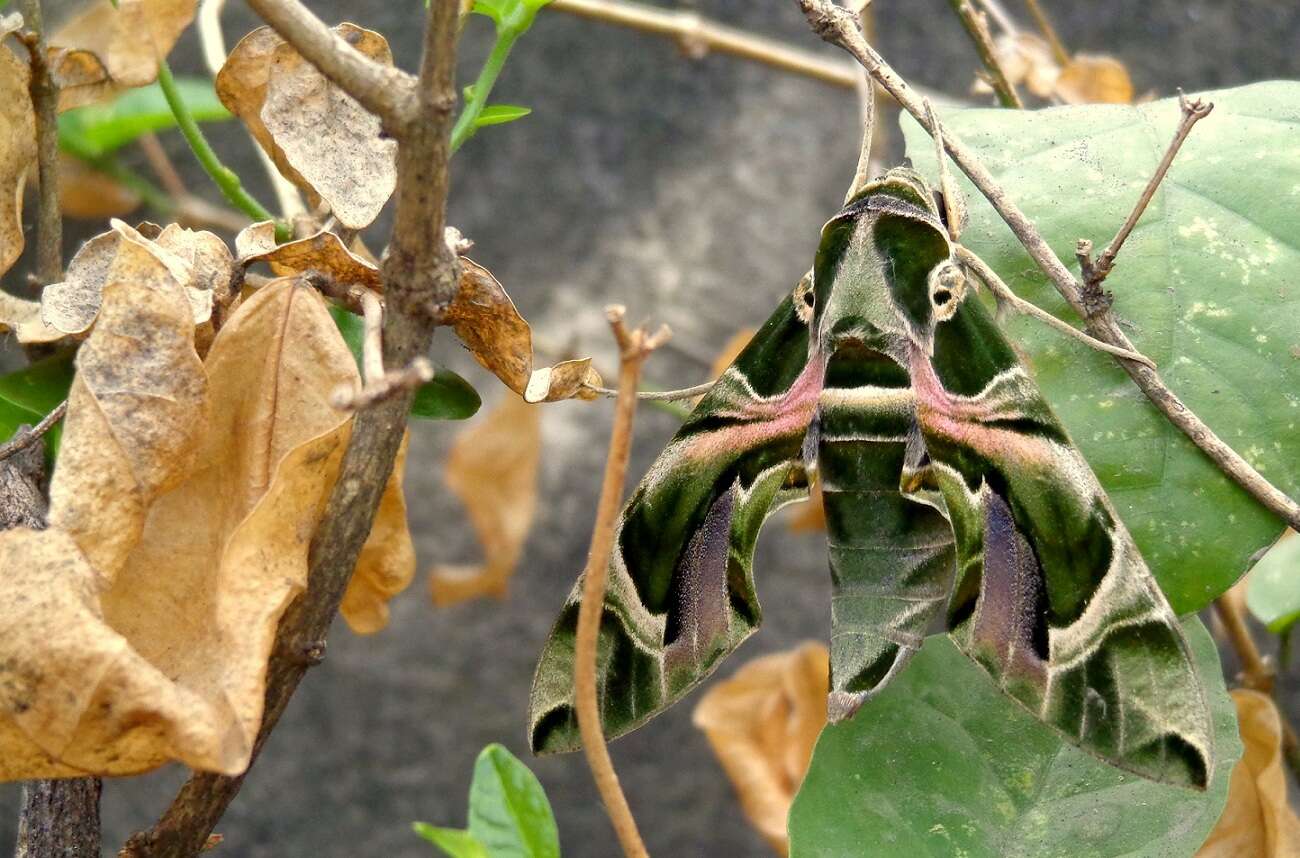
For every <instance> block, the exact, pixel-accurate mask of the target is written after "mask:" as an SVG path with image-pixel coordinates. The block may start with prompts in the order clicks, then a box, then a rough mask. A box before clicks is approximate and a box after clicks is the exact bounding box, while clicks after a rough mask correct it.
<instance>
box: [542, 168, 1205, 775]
mask: <svg viewBox="0 0 1300 858" xmlns="http://www.w3.org/2000/svg"><path fill="white" fill-rule="evenodd" d="M953 247H954V246H953V244H952V241H951V239H950V238H949V234H948V231H947V229H946V224H945V222H944V220H943V218H942V216H941V214H940V209H939V206H938V205H937V203H936V199H935V195H934V194H933V193H932V192H931V191H930V189H929V188H928V186H927V185H926V184H925V182H924V180H922V179H921V177H920V176H919V175H918V174H917V173H915V172H913V171H912V170H909V169H904V168H898V169H894V170H891V171H890V172H889V173H888V174H886V175H885V176H884V177H883V178H881V179H878V180H876V181H874V182H872V183H870V184H868V185H867V186H865V187H864V188H863V189H862V190H861V191H860V192H859V193H858V194H856V195H855V196H854V197H852V198H851V199H850V200H849V201H848V203H847V204H846V205H845V207H844V208H843V209H842V210H841V211H840V212H839V214H837V215H836V216H835V217H834V218H832V219H831V220H830V221H829V222H828V223H827V224H826V225H825V227H824V228H823V230H822V236H821V243H820V246H819V247H818V250H817V256H816V261H815V264H814V267H813V271H812V277H811V279H810V280H809V278H805V281H804V282H803V283H801V284H800V286H799V287H798V288H796V290H795V292H794V294H793V295H791V296H790V297H787V298H786V299H785V300H783V301H782V302H781V304H780V306H779V307H777V309H776V312H775V313H773V314H772V316H771V318H770V319H768V321H767V322H766V324H764V325H763V327H762V328H761V329H760V330H759V332H758V333H757V334H756V335H755V336H754V338H753V340H752V341H751V343H750V345H749V346H748V347H747V348H746V349H745V350H744V351H743V352H742V353H741V354H740V356H739V357H738V358H737V359H736V361H735V363H733V364H732V365H731V367H729V368H728V369H727V370H726V371H725V372H724V373H723V374H722V376H721V377H720V378H719V379H718V381H717V383H716V384H715V385H714V386H713V388H712V389H711V390H710V391H709V393H708V394H707V395H705V396H704V398H703V399H702V400H701V401H700V402H699V404H698V405H697V406H696V407H695V409H694V411H693V412H692V413H691V415H690V416H689V418H687V420H686V422H685V423H684V424H683V426H682V428H681V430H680V431H679V432H678V433H677V435H676V436H675V437H674V438H673V440H672V441H671V442H670V443H669V445H668V446H667V448H666V449H665V450H664V451H663V453H662V454H661V455H660V456H659V458H658V460H657V461H656V462H655V464H654V466H653V467H652V468H651V469H650V471H649V473H648V474H647V475H646V477H645V478H644V480H642V482H641V484H640V485H639V486H638V487H637V488H636V490H635V492H634V493H633V494H632V496H631V498H630V500H629V502H628V504H627V506H626V508H625V509H624V512H623V515H622V518H621V519H620V523H619V530H618V534H617V538H616V540H615V547H614V551H613V552H612V556H611V558H610V561H609V588H608V591H607V594H606V597H605V604H604V611H603V614H602V621H601V629H600V638H599V645H598V664H597V675H598V689H599V697H600V705H601V711H602V718H603V724H604V729H605V732H606V735H608V736H610V737H614V736H619V735H622V734H623V733H626V732H628V731H630V730H632V729H634V728H635V727H637V726H639V725H640V724H642V723H644V722H645V721H646V720H647V719H649V718H650V717H651V716H653V715H655V714H657V713H658V712H660V711H662V710H663V709H664V708H666V707H667V706H669V705H671V704H672V703H674V702H675V701H676V700H678V699H679V698H680V697H682V696H683V695H684V694H685V693H686V692H687V691H689V690H690V689H691V688H692V687H693V686H695V685H696V684H697V683H699V682H700V681H701V680H702V679H703V678H704V677H706V676H707V675H708V674H709V673H711V672H712V671H713V669H714V668H715V667H717V665H718V663H719V662H720V661H721V660H722V659H723V658H724V657H725V656H726V655H727V654H729V653H730V652H731V651H732V650H734V649H735V648H736V647H737V646H738V645H739V644H740V643H741V641H743V640H744V639H745V638H746V637H748V636H749V635H750V634H751V633H752V632H753V631H754V630H755V629H756V628H757V626H758V624H759V621H760V618H761V611H760V608H759V604H758V599H757V597H756V595H755V590H754V580H753V570H752V560H753V554H754V544H755V541H756V539H757V537H758V532H759V529H760V528H761V527H762V524H763V522H764V520H765V519H766V518H767V516H768V515H770V514H771V513H772V512H773V511H774V510H776V509H778V508H779V507H781V506H783V505H784V504H786V503H789V502H792V501H795V500H799V499H802V498H804V497H806V496H807V493H808V486H809V482H810V481H811V480H812V479H813V477H814V475H815V476H816V478H817V479H818V480H819V481H820V483H821V487H822V494H823V499H824V505H825V512H826V522H827V532H828V536H829V542H830V569H831V576H832V583H833V596H832V603H831V681H830V689H831V690H830V699H829V701H828V716H829V719H830V720H831V721H832V722H835V721H841V720H843V719H846V718H848V717H850V716H851V715H853V713H854V712H855V711H857V709H858V708H859V707H860V706H861V705H862V703H863V702H864V701H865V700H866V699H868V698H869V697H870V696H871V695H873V694H874V693H876V692H877V691H879V690H880V689H881V688H883V687H884V686H885V685H886V684H887V683H888V682H889V681H890V679H891V678H892V677H893V676H894V675H895V674H897V673H898V672H899V671H900V670H901V669H902V668H903V666H904V665H905V664H906V662H907V660H908V658H909V657H910V656H911V655H912V654H913V653H914V652H916V650H917V649H918V648H919V647H920V645H921V642H922V640H923V638H924V636H925V635H926V633H927V630H929V629H931V626H932V623H935V624H938V623H940V622H941V623H942V624H943V626H944V628H945V629H946V630H947V632H948V633H949V634H950V635H951V636H952V638H953V639H954V641H955V642H956V644H957V645H958V647H959V648H960V649H961V650H962V651H963V652H965V653H966V654H967V655H968V656H969V657H970V658H971V659H973V660H974V661H975V662H976V663H977V664H978V665H979V666H980V667H982V668H983V669H984V670H985V671H986V672H987V673H988V675H989V676H990V677H991V678H992V680H993V682H994V683H995V684H996V685H998V686H999V687H1000V688H1001V689H1002V690H1003V691H1004V692H1005V693H1006V694H1008V695H1009V696H1010V697H1012V698H1014V699H1015V700H1017V701H1019V703H1020V704H1022V705H1023V706H1025V707H1026V708H1027V709H1029V710H1030V711H1031V712H1032V713H1034V714H1035V715H1036V716H1037V717H1038V718H1040V719H1041V720H1042V721H1043V722H1045V723H1046V724H1048V725H1050V726H1051V727H1053V728H1055V729H1056V730H1057V731H1059V732H1060V733H1061V734H1062V735H1063V736H1064V738H1066V739H1067V740H1069V741H1071V742H1073V743H1075V744H1077V745H1079V746H1080V747H1082V748H1084V749H1085V750H1087V751H1090V752H1092V753H1094V754H1095V755H1097V756H1099V757H1101V758H1103V759H1105V760H1106V761H1108V762H1110V763H1112V764H1114V765H1117V766H1120V767H1122V768H1124V769H1128V770H1130V771H1132V772H1134V773H1137V774H1139V775H1142V776H1145V777H1147V778H1151V779H1154V780H1158V781H1162V782H1167V783H1174V784H1181V785H1185V786H1191V787H1196V788H1204V787H1205V785H1206V783H1208V780H1209V777H1210V774H1211V768H1212V760H1213V752H1212V747H1211V732H1210V719H1209V714H1208V709H1207V706H1206V701H1205V697H1204V694H1203V692H1202V689H1201V686H1200V683H1199V681H1198V679H1197V675H1196V670H1195V668H1194V667H1193V664H1192V660H1191V657H1190V654H1189V651H1188V646H1187V643H1186V641H1185V640H1184V638H1183V636H1182V633H1181V631H1180V627H1179V624H1178V621H1177V619H1176V617H1175V616H1174V614H1173V612H1172V610H1171V609H1170V607H1169V604H1168V603H1167V602H1166V600H1165V598H1164V596H1163V594H1162V593H1161V592H1160V590H1159V588H1158V587H1157V586H1156V583H1155V580H1154V578H1153V577H1152V575H1151V573H1150V571H1149V570H1148V569H1147V567H1146V564H1145V563H1144V561H1143V559H1142V557H1141V555H1140V554H1139V552H1138V550H1137V548H1136V546H1135V545H1134V543H1133V540H1132V538H1131V537H1130V536H1129V533H1128V531H1127V530H1126V529H1125V527H1124V524H1123V522H1121V521H1120V519H1119V517H1118V516H1117V515H1116V513H1115V510H1114V508H1113V507H1112V506H1111V503H1110V501H1109V499H1108V498H1107V497H1106V494H1105V492H1104V491H1103V490H1102V488H1101V486H1100V485H1099V483H1098V482H1097V478H1096V477H1095V476H1094V474H1093V473H1092V471H1091V469H1090V468H1089V467H1088V465H1087V463H1086V462H1085V461H1084V459H1083V456H1082V455H1081V454H1080V453H1079V451H1078V450H1077V449H1076V448H1075V447H1074V446H1073V444H1072V443H1071V441H1070V439H1069V437H1068V436H1067V435H1066V433H1065V430H1064V429H1063V428H1062V426H1061V424H1060V422H1059V421H1058V420H1057V418H1056V417H1055V416H1054V415H1053V413H1052V411H1051V408H1050V407H1049V406H1048V404H1047V402H1046V401H1045V400H1044V398H1043V396H1042V394H1041V393H1040V392H1039V391H1038V389H1037V387H1036V386H1035V385H1034V382H1033V381H1032V380H1031V378H1030V376H1029V375H1028V373H1027V372H1026V370H1025V369H1024V367H1023V366H1022V365H1021V363H1020V361H1019V360H1018V358H1017V356H1016V354H1015V352H1014V351H1013V349H1012V348H1011V346H1010V345H1009V344H1008V343H1007V341H1006V339H1005V338H1004V337H1003V335H1002V334H1001V332H1000V331H999V329H998V327H997V325H996V324H995V323H994V320H993V318H992V317H991V316H990V314H989V313H988V311H987V310H986V309H985V307H984V305H983V303H982V302H981V301H980V300H979V299H978V297H976V294H975V289H974V288H973V287H968V286H967V282H966V278H965V275H964V272H963V270H962V268H961V267H960V265H959V264H958V262H957V261H956V257H955V255H954V249H953ZM580 593H581V581H579V583H578V585H577V586H576V587H575V588H574V590H573V591H572V594H571V595H570V597H569V599H568V601H567V602H566V604H565V606H564V609H563V611H562V613H561V615H560V618H559V620H558V621H557V623H556V625H555V628H554V630H553V631H552V633H551V636H550V637H549V639H548V640H547V642H546V644H545V647H544V649H543V652H542V656H541V660H540V663H539V664H538V667H537V673H536V676H535V678H534V680H533V688H532V694H531V707H530V708H531V712H530V716H529V718H530V721H529V723H530V740H531V744H532V746H533V749H534V751H536V752H539V753H544V752H551V751H565V750H573V749H576V748H577V747H579V734H578V728H577V721H576V717H575V714H574V710H573V697H572V694H573V692H572V687H573V647H574V633H575V628H576V623H577V612H578V611H577V609H578V601H579V594H580Z"/></svg>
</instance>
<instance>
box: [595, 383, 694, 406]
mask: <svg viewBox="0 0 1300 858" xmlns="http://www.w3.org/2000/svg"><path fill="white" fill-rule="evenodd" d="M715 383H716V379H715V380H714V381H706V382H704V383H703V384H697V385H695V386H694V387H683V388H681V389H679V390H638V391H637V394H636V398H637V399H648V400H650V401H651V402H672V401H674V400H677V399H693V398H694V397H696V396H699V395H701V394H704V393H708V392H709V391H710V390H712V389H713V385H714V384H715ZM583 387H585V388H586V389H587V390H590V391H591V392H592V393H599V394H600V395H601V396H608V397H611V398H612V397H615V396H618V394H619V391H617V390H615V389H614V388H612V387H600V386H598V385H595V384H584V385H583Z"/></svg>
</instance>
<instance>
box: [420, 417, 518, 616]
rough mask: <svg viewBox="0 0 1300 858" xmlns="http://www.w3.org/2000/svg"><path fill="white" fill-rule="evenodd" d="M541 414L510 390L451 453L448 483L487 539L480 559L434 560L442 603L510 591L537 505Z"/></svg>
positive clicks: (433, 585)
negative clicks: (460, 562) (474, 562)
mask: <svg viewBox="0 0 1300 858" xmlns="http://www.w3.org/2000/svg"><path fill="white" fill-rule="evenodd" d="M541 447H542V432H541V415H540V414H539V413H538V410H537V409H536V408H535V407H534V406H532V405H529V404H527V403H525V402H522V401H521V400H519V399H518V398H516V397H514V396H510V395H508V394H507V395H506V397H505V399H504V400H503V401H502V402H501V403H500V404H499V405H497V406H496V407H495V408H493V409H492V411H491V412H489V413H488V414H487V416H486V417H484V418H483V419H482V420H480V421H478V422H476V423H474V424H471V425H470V426H469V427H467V428H465V429H463V430H461V432H460V433H459V434H458V435H457V436H456V441H455V443H454V444H453V445H452V448H451V455H449V456H448V457H447V477H446V479H447V485H448V486H449V487H450V488H451V490H452V491H453V492H455V493H456V496H457V497H459V498H460V499H461V502H462V503H463V504H465V509H466V511H467V512H468V513H469V519H470V522H471V523H472V524H473V525H474V532H475V533H477V534H478V539H479V543H480V544H481V545H482V546H483V558H484V560H483V563H482V565H479V566H445V565H440V566H435V567H434V568H433V569H432V571H431V572H430V577H429V591H430V593H431V595H432V596H433V603H434V604H435V605H439V606H443V605H453V604H455V603H457V602H462V601H465V600H467V599H474V598H481V597H483V596H495V597H497V598H501V597H504V596H505V594H506V583H507V582H508V581H509V580H510V576H511V575H512V574H513V573H514V571H515V566H516V565H517V564H518V563H519V556H520V554H521V553H522V552H523V548H524V540H525V539H527V537H528V531H529V529H530V528H531V527H532V524H533V514H534V512H535V511H536V508H537V466H538V462H539V461H540V458H541Z"/></svg>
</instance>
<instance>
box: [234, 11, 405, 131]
mask: <svg viewBox="0 0 1300 858" xmlns="http://www.w3.org/2000/svg"><path fill="white" fill-rule="evenodd" d="M248 5H249V6H250V7H251V8H252V10H253V11H254V12H256V13H257V15H258V17H260V18H261V19H262V20H263V21H265V22H266V23H267V24H269V25H270V26H271V28H272V29H274V30H275V31H276V32H277V33H279V34H280V38H282V39H284V40H285V41H286V42H288V43H289V44H291V45H293V46H294V48H296V49H297V51H298V53H300V54H302V55H303V57H304V58H305V59H306V60H307V62H309V63H311V64H312V65H314V66H315V67H316V69H317V70H318V71H319V72H320V73H321V74H323V75H324V76H325V77H327V78H329V79H330V80H331V81H333V82H334V83H335V84H337V85H338V87H339V88H340V89H342V90H343V91H344V92H346V93H347V94H348V95H350V96H352V97H353V98H355V99H356V100H357V102H358V103H359V104H360V105H361V106H362V107H364V108H365V109H366V110H368V111H370V112H371V113H373V114H374V115H376V116H378V117H379V118H380V120H382V121H383V123H384V129H385V130H386V131H388V133H389V134H392V135H393V136H394V137H400V136H401V131H402V127H403V126H404V125H405V124H406V123H407V122H409V121H412V120H415V121H419V119H420V118H421V113H420V110H419V108H418V106H417V102H418V101H419V100H420V97H421V96H422V95H423V93H419V92H417V86H416V81H415V79H414V78H412V77H411V75H409V74H407V73H406V72H404V71H402V70H401V69H399V68H394V67H393V66H388V65H384V64H383V63H378V62H375V61H374V60H372V59H370V57H367V56H366V55H365V54H363V53H361V52H360V51H358V50H357V49H356V48H354V47H352V45H349V44H348V43H347V41H346V40H345V39H344V38H343V37H342V36H340V35H339V34H337V33H335V32H334V31H333V30H331V29H330V28H329V27H328V26H326V24H325V22H324V21H322V20H321V19H319V18H317V17H316V16H315V15H314V14H312V12H311V10H310V9H308V8H307V7H306V6H304V5H303V4H302V3H300V2H298V0H248Z"/></svg>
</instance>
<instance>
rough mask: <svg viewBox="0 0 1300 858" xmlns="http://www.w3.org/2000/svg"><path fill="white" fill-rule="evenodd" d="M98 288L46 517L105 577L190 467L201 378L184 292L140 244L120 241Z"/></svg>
mask: <svg viewBox="0 0 1300 858" xmlns="http://www.w3.org/2000/svg"><path fill="white" fill-rule="evenodd" d="M101 291H102V294H103V305H102V307H101V308H98V309H97V313H98V315H99V317H100V318H99V320H98V321H99V323H98V324H96V326H95V331H94V332H93V333H92V334H91V336H90V337H89V338H88V339H87V340H86V342H85V344H84V345H83V346H82V347H81V349H80V350H78V352H77V361H76V364H77V374H76V376H75V377H74V378H73V381H72V389H71V391H70V392H69V393H68V414H67V417H65V418H64V436H63V443H62V445H61V446H60V448H59V467H58V469H57V470H56V471H55V473H54V480H53V482H52V484H51V486H50V514H49V522H50V526H51V527H55V528H58V529H60V530H63V531H65V532H66V533H68V534H69V535H70V536H71V537H72V539H73V540H74V541H76V542H77V544H78V545H80V546H82V551H83V553H84V554H85V557H86V559H87V560H88V561H89V562H90V565H91V566H92V567H93V568H94V569H95V570H96V572H97V573H99V574H100V575H102V576H104V577H105V578H106V580H107V581H111V580H112V579H113V577H114V576H115V575H116V574H117V572H118V570H119V569H120V568H121V566H122V564H123V563H124V562H125V560H126V555H127V554H128V553H129V552H130V550H131V548H132V547H133V546H134V545H135V544H136V543H137V542H138V541H139V538H140V533H141V530H142V528H143V527H144V520H145V515H146V513H147V512H148V510H149V507H150V505H151V504H152V503H153V501H154V499H155V498H157V497H158V496H159V495H161V494H163V493H164V492H167V491H169V490H170V489H172V488H175V487H176V485H177V484H178V483H179V482H180V481H181V480H182V479H183V478H184V476H185V475H186V474H187V473H188V472H189V471H190V469H191V468H192V466H193V464H194V456H195V455H196V454H197V445H198V438H199V434H200V433H201V431H202V429H203V423H204V412H203V409H204V400H205V398H206V393H205V389H206V380H205V378H204V375H203V368H202V364H201V363H200V362H199V358H198V355H197V354H195V352H194V323H193V317H192V314H191V311H190V308H189V302H188V301H187V300H186V298H185V292H184V290H183V289H182V288H181V286H180V284H179V283H178V282H177V280H176V278H175V276H174V273H173V272H172V270H171V269H169V268H168V267H167V265H166V264H165V263H164V262H163V261H162V260H160V259H159V258H158V257H157V256H155V255H154V254H153V253H152V252H150V250H149V248H148V247H146V246H145V245H144V244H142V243H136V242H133V241H124V242H122V243H121V247H120V248H119V249H118V251H117V252H116V253H115V254H114V255H113V256H112V257H111V258H110V259H109V260H108V264H107V265H106V267H105V270H104V271H103V272H102V284H101ZM115 293H116V294H115Z"/></svg>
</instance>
